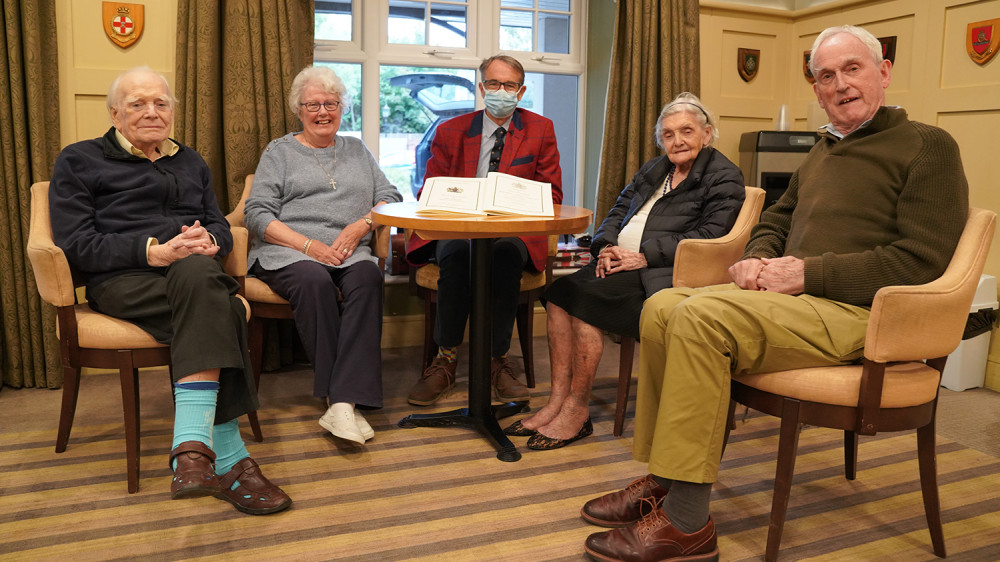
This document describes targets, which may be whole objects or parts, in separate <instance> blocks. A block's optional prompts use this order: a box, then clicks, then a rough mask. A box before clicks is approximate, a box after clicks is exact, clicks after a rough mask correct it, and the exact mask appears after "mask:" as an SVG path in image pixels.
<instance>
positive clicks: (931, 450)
mask: <svg viewBox="0 0 1000 562" xmlns="http://www.w3.org/2000/svg"><path fill="white" fill-rule="evenodd" d="M934 441H935V440H934V420H933V419H931V423H929V424H927V425H925V426H923V427H921V428H918V429H917V462H918V464H919V466H920V491H921V492H922V493H923V496H924V512H925V513H926V515H927V529H928V530H929V531H930V533H931V544H932V545H933V546H934V554H936V555H938V556H939V557H941V558H944V557H945V556H947V554H946V552H945V548H944V531H943V530H942V528H941V503H940V501H939V499H938V484H937V455H936V451H935V443H934Z"/></svg>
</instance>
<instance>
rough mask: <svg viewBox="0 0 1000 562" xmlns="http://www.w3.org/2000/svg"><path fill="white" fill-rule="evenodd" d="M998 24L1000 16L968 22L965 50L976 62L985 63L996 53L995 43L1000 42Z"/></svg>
mask: <svg viewBox="0 0 1000 562" xmlns="http://www.w3.org/2000/svg"><path fill="white" fill-rule="evenodd" d="M998 24H1000V18H997V19H991V20H986V21H977V22H975V23H970V24H969V27H968V32H966V34H965V50H966V51H968V52H969V57H970V58H972V60H973V61H974V62H975V63H976V64H979V65H983V64H986V63H988V62H990V59H992V58H993V56H994V55H996V54H997V43H1000V34H998V33H997V31H998V30H997V25H998Z"/></svg>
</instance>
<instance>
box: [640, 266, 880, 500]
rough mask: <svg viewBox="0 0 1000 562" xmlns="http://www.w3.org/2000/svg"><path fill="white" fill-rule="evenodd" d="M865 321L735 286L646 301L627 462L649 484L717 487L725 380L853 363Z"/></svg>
mask: <svg viewBox="0 0 1000 562" xmlns="http://www.w3.org/2000/svg"><path fill="white" fill-rule="evenodd" d="M868 316H869V310H868V309H867V308H865V307H859V306H852V305H847V304H843V303H840V302H836V301H831V300H828V299H823V298H819V297H813V296H809V295H798V296H790V295H783V294H779V293H771V292H764V291H746V290H742V289H740V288H739V287H738V286H737V285H736V284H728V285H715V286H712V287H702V288H698V289H686V288H673V289H664V290H662V291H659V292H658V293H656V294H654V295H653V296H652V297H650V298H649V299H648V300H647V301H646V303H645V305H644V306H643V310H642V316H641V317H640V329H639V331H640V334H641V338H640V345H639V390H638V395H637V398H636V413H635V437H634V441H633V450H632V455H633V457H634V458H635V459H636V460H639V461H642V462H648V463H649V471H650V472H651V473H653V474H655V475H657V476H661V477H664V478H670V479H673V480H682V481H685V482H700V483H706V482H715V480H716V477H717V475H718V471H719V461H720V457H721V455H722V440H723V437H724V435H725V429H726V417H727V414H728V411H729V384H730V379H731V377H739V376H740V375H741V374H747V373H759V372H769V371H776V370H783V369H796V368H803V367H819V366H830V365H844V364H848V363H852V362H855V361H856V360H858V359H860V358H861V357H862V354H863V352H864V340H865V331H866V329H867V327H868Z"/></svg>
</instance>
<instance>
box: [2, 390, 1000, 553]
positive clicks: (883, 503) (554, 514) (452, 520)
mask: <svg viewBox="0 0 1000 562" xmlns="http://www.w3.org/2000/svg"><path fill="white" fill-rule="evenodd" d="M282 376H284V377H286V378H284V379H283V381H284V382H282V383H281V384H283V385H291V386H295V385H301V387H302V388H306V389H307V388H308V386H309V378H308V377H309V376H310V375H309V374H308V372H304V373H298V374H295V373H293V374H291V375H287V374H286V375H282ZM112 381H113V379H112ZM84 384H87V382H86V381H85V383H84ZM147 386H149V385H147ZM465 388H466V385H465V384H464V383H462V382H461V381H460V384H459V391H458V392H456V393H455V394H453V395H452V396H450V397H449V399H448V400H447V401H446V402H445V403H443V404H442V409H448V408H452V407H459V406H461V405H462V403H463V400H464V399H465V397H466V394H465ZM115 390H116V389H115V388H114V387H111V386H109V387H108V391H111V392H113V391H115ZM547 391H548V387H547V381H545V382H544V383H543V384H540V385H539V387H538V388H536V389H535V390H534V393H533V402H534V403H535V404H536V405H540V404H541V403H542V401H543V400H544V396H545V395H546V393H547ZM37 392H44V391H37ZM304 393H305V391H304V392H303V394H304ZM633 393H634V388H633ZM49 394H50V396H51V398H47V399H50V400H51V401H52V403H53V406H52V408H53V409H55V408H57V406H56V404H57V403H58V399H59V394H60V393H58V392H53V393H49ZM402 394H403V393H398V395H399V397H397V398H394V399H391V400H390V401H389V403H388V404H387V406H386V407H385V408H384V409H382V410H380V411H378V412H375V413H373V414H371V415H370V416H369V421H370V422H371V424H372V425H373V426H374V427H375V430H376V432H377V435H376V437H375V439H374V440H373V441H370V442H369V444H368V445H367V446H366V447H355V446H351V445H346V444H344V443H341V442H338V441H335V440H334V439H333V438H331V437H329V435H325V434H324V432H323V431H322V430H321V429H320V428H319V426H318V425H317V424H316V419H317V418H318V416H319V415H320V413H321V412H320V409H319V406H318V405H317V404H315V403H313V402H312V401H311V400H309V399H299V400H291V401H288V403H285V404H281V405H272V404H268V403H265V407H264V409H263V410H262V411H261V421H262V424H263V429H264V432H265V441H264V442H263V443H259V444H257V443H251V444H250V450H251V452H252V453H253V456H254V457H255V458H256V459H257V460H258V462H259V463H260V464H261V465H262V466H263V467H264V470H265V473H266V474H267V475H268V476H269V477H270V478H271V479H272V480H273V481H274V482H275V483H277V484H279V485H280V486H282V487H283V488H284V489H285V490H286V491H287V492H288V493H289V495H291V496H292V497H293V499H294V501H295V503H294V505H293V506H292V508H291V509H290V510H288V511H287V512H284V513H281V514H276V515H272V516H265V517H251V516H246V515H242V514H239V513H237V512H236V511H235V510H233V509H232V508H231V507H229V505H228V504H226V503H224V502H221V501H219V500H216V499H214V498H200V499H194V500H184V501H171V500H170V497H169V492H168V487H169V471H168V469H167V467H166V455H167V452H168V448H169V446H170V439H171V419H170V417H169V415H156V416H153V417H151V416H150V415H149V412H147V411H146V410H143V412H144V415H143V427H142V473H141V480H140V490H139V493H138V494H134V495H129V494H127V493H126V487H125V474H124V468H125V462H124V457H123V451H124V441H123V436H122V428H121V424H120V423H104V424H93V425H88V417H87V415H86V411H87V408H88V407H91V406H89V405H88V403H86V401H85V400H84V399H81V403H80V410H79V412H78V415H77V425H76V426H75V427H74V428H73V434H72V437H71V439H70V444H69V447H68V449H67V451H66V452H65V453H63V454H59V455H57V454H55V453H54V452H53V444H54V439H55V431H54V425H53V426H52V427H51V428H50V427H43V428H41V429H37V430H29V431H16V432H10V431H7V430H5V429H4V428H2V427H0V557H2V558H4V559H11V560H33V559H57V558H59V559H62V558H66V557H72V558H73V559H74V560H97V559H101V560H116V559H130V560H131V559H143V560H175V559H200V558H213V559H234V560H250V559H266V560H321V559H323V560H326V559H348V560H373V561H375V560H379V561H381V560H403V559H423V560H580V559H583V541H584V539H585V538H586V536H587V535H588V534H589V533H591V532H594V531H595V530H596V528H595V527H592V526H590V525H588V524H586V523H585V522H584V521H583V520H582V519H580V517H579V515H578V512H579V508H580V506H581V505H582V504H583V503H584V502H585V501H586V500H587V499H589V498H591V497H594V496H595V495H599V494H601V493H603V492H606V491H610V490H614V489H618V488H620V487H622V486H624V485H625V484H627V483H628V482H629V481H630V480H631V479H633V478H635V477H637V476H640V475H641V474H643V472H644V466H643V465H641V464H640V463H637V462H635V461H633V460H632V459H631V455H630V436H631V422H629V423H628V424H627V425H626V435H625V437H624V438H621V439H618V438H614V437H612V435H611V426H612V414H613V410H614V381H613V380H611V379H609V378H600V379H598V381H597V385H596V388H595V392H594V396H595V399H594V402H593V407H592V412H593V414H594V425H595V434H594V436H592V437H589V438H587V439H584V440H582V441H580V442H579V443H576V444H573V445H571V446H569V447H567V448H565V449H561V450H558V451H552V452H531V451H527V450H526V449H525V448H524V447H523V443H524V439H525V438H515V444H518V445H521V447H520V450H521V451H522V453H524V456H523V458H522V460H521V461H519V462H516V463H503V462H500V461H498V460H497V459H496V458H495V452H494V451H493V449H492V448H491V447H490V446H489V445H488V444H487V442H486V441H485V440H483V439H481V438H479V437H478V436H477V435H476V434H474V433H472V432H471V431H469V430H465V429H461V428H418V429H397V428H396V427H395V422H397V421H398V420H399V419H400V418H402V417H403V416H405V415H407V414H409V413H412V412H413V409H412V408H411V407H409V406H408V405H406V404H405V401H404V400H403V398H402ZM111 398H115V397H114V396H112V397H111ZM145 399H146V398H145V397H144V400H145ZM168 400H169V399H168ZM107 402H108V404H110V405H111V406H114V404H115V401H114V400H108V401H107ZM148 403H149V402H148V401H147V402H144V405H146V404H148ZM152 410H153V411H154V413H155V412H156V411H160V412H162V409H160V410H156V409H152ZM25 415H29V414H28V413H25ZM505 422H506V420H505V421H504V422H502V424H503V425H506V423H505ZM244 430H245V431H246V427H245V424H244ZM777 430H778V425H777V421H776V420H775V419H773V418H769V417H766V416H754V417H750V418H749V419H746V420H743V421H741V422H740V423H739V427H738V429H737V430H736V431H734V432H733V435H732V439H731V442H730V445H729V448H728V450H727V452H726V456H725V459H724V462H723V465H722V469H721V472H720V481H719V482H718V483H717V485H716V486H715V488H714V491H713V503H712V512H713V517H714V518H715V520H716V524H717V526H718V530H719V546H720V549H721V552H722V559H723V560H756V559H760V558H761V557H762V555H763V552H764V542H765V539H766V535H767V521H768V513H769V511H770V502H771V486H772V478H773V474H774V461H775V451H776V448H777V440H778V439H777ZM841 443H842V434H840V433H838V432H835V431H830V430H825V429H817V428H806V429H804V430H803V432H802V436H801V439H800V451H799V456H798V461H797V465H796V476H795V481H794V485H793V488H792V497H791V506H790V509H789V514H788V522H787V523H786V525H785V532H784V537H783V540H782V550H781V559H782V560H797V559H805V558H817V559H827V560H876V559H879V560H881V559H895V560H907V561H917V560H932V559H935V557H934V555H933V553H932V552H931V548H930V537H929V535H928V533H927V529H926V522H925V520H924V515H923V504H922V501H921V496H920V486H919V481H918V476H917V461H916V437H915V435H914V434H912V433H902V434H888V435H885V436H877V437H874V438H863V439H862V443H861V449H860V459H861V460H860V463H859V474H858V479H857V480H856V481H854V482H849V481H846V480H845V479H844V478H843V466H842V462H843V453H842V449H841ZM938 465H939V466H938V472H939V478H940V484H941V498H942V504H943V519H944V522H945V540H946V545H947V548H948V552H949V555H950V556H949V558H950V559H953V560H996V559H1000V459H997V458H995V457H992V456H990V455H987V454H984V453H981V452H978V451H976V450H974V449H970V448H966V447H964V446H962V445H960V444H958V443H955V442H951V441H948V440H946V439H943V438H939V441H938Z"/></svg>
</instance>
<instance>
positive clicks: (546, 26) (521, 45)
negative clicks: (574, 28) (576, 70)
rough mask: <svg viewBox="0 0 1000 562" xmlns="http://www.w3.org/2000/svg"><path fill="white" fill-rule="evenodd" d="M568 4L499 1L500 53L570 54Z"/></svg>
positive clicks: (552, 0) (554, 0) (548, 0)
mask: <svg viewBox="0 0 1000 562" xmlns="http://www.w3.org/2000/svg"><path fill="white" fill-rule="evenodd" d="M570 15H571V13H570V0H500V49H502V50H505V51H535V52H540V53H562V54H569V46H570Z"/></svg>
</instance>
